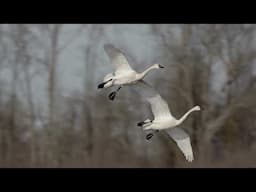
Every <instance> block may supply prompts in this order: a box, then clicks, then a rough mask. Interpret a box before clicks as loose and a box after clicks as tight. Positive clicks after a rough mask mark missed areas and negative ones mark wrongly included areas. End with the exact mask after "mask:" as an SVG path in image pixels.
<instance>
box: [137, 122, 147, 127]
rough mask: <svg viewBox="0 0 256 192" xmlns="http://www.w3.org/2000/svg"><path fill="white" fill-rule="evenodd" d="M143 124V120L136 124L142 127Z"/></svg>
mask: <svg viewBox="0 0 256 192" xmlns="http://www.w3.org/2000/svg"><path fill="white" fill-rule="evenodd" d="M144 124H145V123H144V122H139V123H137V126H139V127H142V126H143V125H144Z"/></svg>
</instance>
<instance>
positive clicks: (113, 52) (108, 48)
mask: <svg viewBox="0 0 256 192" xmlns="http://www.w3.org/2000/svg"><path fill="white" fill-rule="evenodd" d="M104 50H105V52H106V53H107V55H108V57H109V59H110V62H111V63H112V64H113V65H114V68H115V74H116V75H118V74H126V73H129V72H134V70H133V69H132V68H131V66H130V65H129V63H128V61H127V58H126V57H125V55H124V53H123V52H121V50H119V49H117V48H115V47H114V46H113V45H111V44H105V45H104Z"/></svg>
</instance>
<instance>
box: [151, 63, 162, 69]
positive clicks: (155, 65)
mask: <svg viewBox="0 0 256 192" xmlns="http://www.w3.org/2000/svg"><path fill="white" fill-rule="evenodd" d="M153 67H155V68H156V69H162V68H164V66H162V65H160V64H154V65H153Z"/></svg>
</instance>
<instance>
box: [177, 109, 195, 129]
mask: <svg viewBox="0 0 256 192" xmlns="http://www.w3.org/2000/svg"><path fill="white" fill-rule="evenodd" d="M193 111H195V107H193V108H192V109H190V110H189V111H188V112H187V113H185V114H184V115H183V116H182V117H181V118H180V119H179V120H177V123H176V125H179V124H181V123H182V122H183V121H185V119H186V118H187V117H188V115H189V114H190V113H192V112H193Z"/></svg>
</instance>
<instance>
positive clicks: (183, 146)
mask: <svg viewBox="0 0 256 192" xmlns="http://www.w3.org/2000/svg"><path fill="white" fill-rule="evenodd" d="M166 132H167V134H168V135H169V136H170V137H171V138H172V139H173V140H174V141H175V142H176V144H177V145H178V147H179V149H180V150H181V151H182V153H183V154H184V156H185V158H186V160H187V161H189V162H192V161H193V160H194V156H193V151H192V146H191V142H190V137H189V135H188V134H187V133H186V132H185V131H184V130H183V129H180V128H177V127H176V128H171V129H169V130H166Z"/></svg>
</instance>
